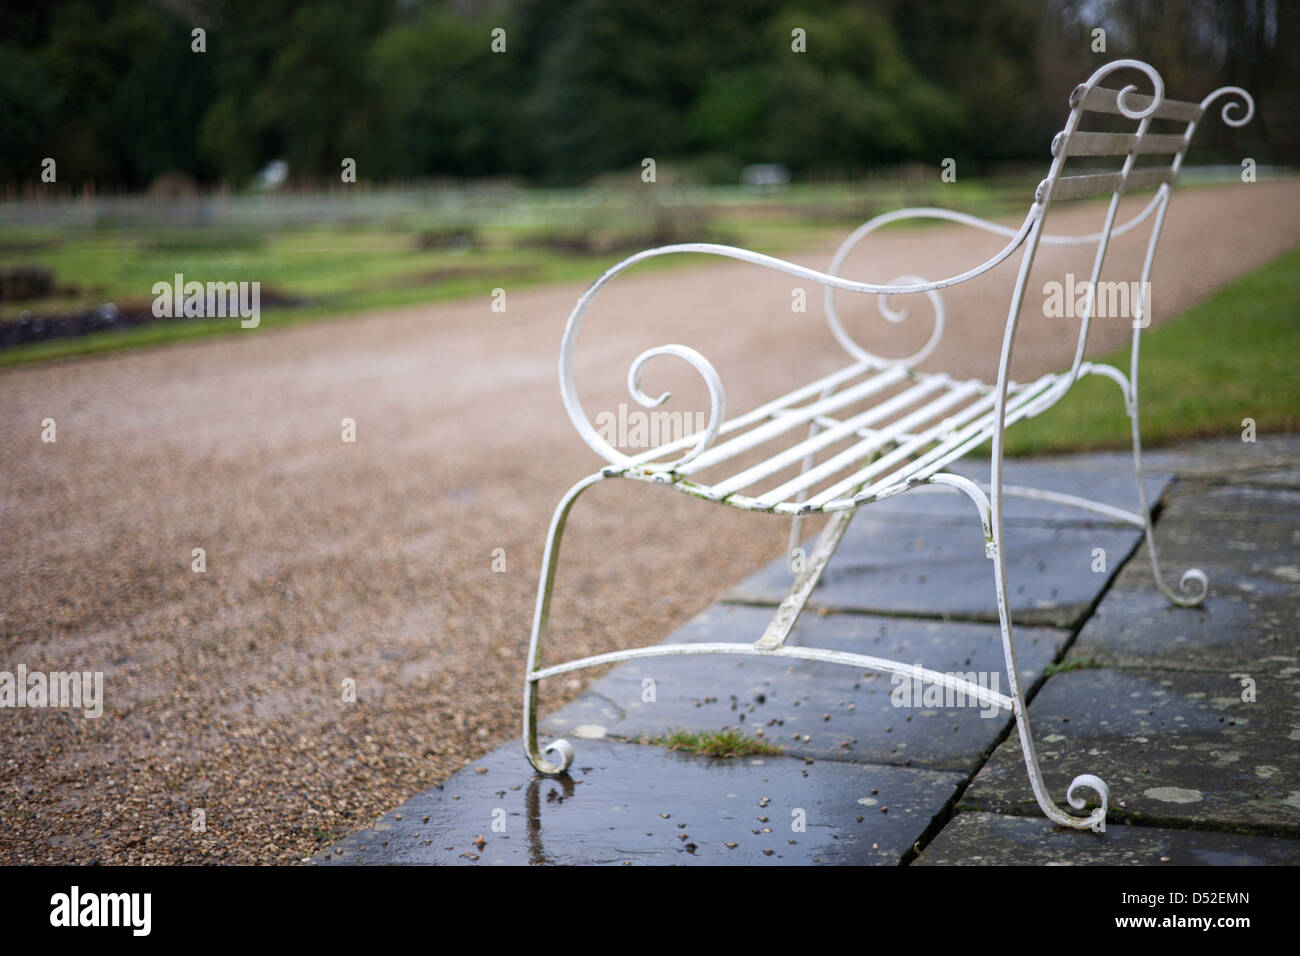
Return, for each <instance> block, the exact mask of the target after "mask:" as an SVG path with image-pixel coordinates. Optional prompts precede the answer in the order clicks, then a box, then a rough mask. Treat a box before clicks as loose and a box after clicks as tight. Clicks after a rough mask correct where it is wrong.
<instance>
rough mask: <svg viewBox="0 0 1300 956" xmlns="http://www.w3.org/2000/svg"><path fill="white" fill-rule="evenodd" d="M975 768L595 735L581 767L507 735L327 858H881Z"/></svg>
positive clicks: (892, 859)
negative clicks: (693, 752) (545, 757)
mask: <svg viewBox="0 0 1300 956" xmlns="http://www.w3.org/2000/svg"><path fill="white" fill-rule="evenodd" d="M962 780H963V777H962V776H961V775H959V774H954V773H944V772H938V771H931V770H919V769H911V768H904V767H879V766H871V765H861V764H849V763H844V762H841V761H824V762H822V761H818V762H814V763H811V764H810V763H807V762H805V761H804V760H799V759H794V758H790V757H762V758H759V757H743V758H742V757H736V758H730V759H718V758H707V757H693V756H687V755H685V754H682V753H674V752H669V751H667V750H665V749H663V748H661V747H655V746H648V745H637V744H628V743H614V742H609V741H584V742H581V743H580V744H579V746H578V751H577V759H576V760H575V762H574V765H573V767H572V768H571V770H570V773H569V774H566V775H563V776H560V777H540V776H536V775H534V774H533V773H532V768H531V767H530V766H529V765H528V762H527V760H526V759H525V757H524V754H523V750H522V748H521V746H519V745H514V746H506V747H502V748H501V749H499V750H496V751H494V752H493V753H491V754H489V755H487V756H486V757H484V758H483V759H482V760H481V761H478V762H476V763H475V764H473V765H472V766H470V767H468V768H466V769H465V770H463V771H461V772H460V773H458V774H456V775H455V776H453V777H452V778H451V779H450V780H448V781H447V782H446V783H445V784H443V785H442V786H441V787H435V788H433V789H431V790H426V791H425V792H424V793H421V794H419V795H418V796H416V797H413V798H412V799H410V800H408V801H407V802H406V803H404V804H402V805H401V806H400V807H398V808H397V809H395V810H393V811H392V812H390V813H387V814H385V815H384V816H383V817H382V818H380V820H379V821H377V822H376V823H375V825H374V826H373V827H371V828H369V829H366V830H362V831H360V832H358V833H354V834H352V835H351V836H349V837H347V838H345V839H343V840H341V841H339V842H337V843H335V844H334V845H332V846H331V847H330V848H329V850H328V851H327V852H325V853H322V854H321V855H320V856H318V857H316V858H315V860H313V861H312V862H313V863H316V864H321V865H337V864H343V865H361V866H365V865H382V864H441V865H466V866H468V865H530V864H557V865H579V864H581V865H601V864H604V865H628V864H631V865H660V866H663V865H669V866H672V865H678V866H684V865H697V864H704V865H714V866H716V865H736V864H742V865H750V866H759V865H777V866H782V865H784V866H791V865H819V864H828V865H834V864H840V865H845V864H851V865H883V866H895V865H898V864H899V863H900V862H902V861H904V860H905V859H907V858H909V857H910V856H911V855H912V853H913V852H914V851H913V845H914V844H916V843H917V842H918V841H920V840H922V839H923V837H925V836H926V835H927V834H928V832H929V831H931V830H933V829H935V828H937V825H938V822H939V821H940V820H941V819H942V818H943V817H944V816H945V815H946V814H947V813H948V812H950V804H951V801H952V799H953V796H954V794H955V793H956V792H957V789H958V787H959V786H960V784H961V782H962Z"/></svg>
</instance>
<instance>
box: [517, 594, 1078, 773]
mask: <svg viewBox="0 0 1300 956" xmlns="http://www.w3.org/2000/svg"><path fill="white" fill-rule="evenodd" d="M771 614H772V611H771V609H770V608H762V607H748V606H739V605H715V606H714V607H712V608H710V609H709V610H707V611H705V612H704V613H703V614H701V615H699V616H698V617H696V618H695V619H694V620H692V621H690V622H689V623H688V624H687V625H686V626H685V627H683V628H682V629H681V630H679V631H678V632H677V633H676V634H674V635H672V637H670V638H669V642H670V643H683V644H690V643H702V642H707V641H724V642H736V643H752V642H753V641H755V640H757V638H758V637H759V636H761V635H762V633H763V628H764V627H765V626H766V625H767V622H768V619H769V618H770V617H771ZM1067 637H1068V632H1066V631H1061V630H1055V629H1050V628H1019V629H1017V632H1016V643H1017V652H1018V654H1019V660H1020V667H1021V673H1022V676H1023V679H1024V680H1025V681H1026V683H1027V684H1031V683H1032V682H1033V681H1034V680H1035V679H1036V678H1037V677H1038V676H1039V675H1041V674H1042V672H1043V669H1044V667H1046V666H1047V665H1048V664H1049V663H1051V662H1052V661H1053V660H1054V659H1055V658H1056V657H1057V656H1058V654H1059V653H1060V650H1061V648H1062V647H1063V645H1064V642H1065V640H1066V638H1067ZM787 643H788V644H789V645H791V646H813V647H822V648H827V649H830V650H839V651H849V652H856V653H860V654H868V655H872V656H875V657H884V658H888V659H892V660H898V661H903V662H906V663H918V662H919V663H922V664H924V665H925V666H926V667H929V668H930V669H932V670H937V671H940V672H943V673H953V674H962V675H964V676H967V677H968V678H969V679H972V680H974V681H975V682H976V683H980V684H982V686H985V687H988V688H989V689H991V690H994V691H998V692H1001V693H1006V692H1007V687H1008V685H1007V681H1006V675H1005V670H1004V667H1005V665H1004V661H1003V652H1002V637H1001V630H1000V629H999V628H998V626H997V625H994V624H981V623H971V622H942V621H926V620H919V619H910V618H889V617H878V616H871V615H860V614H830V615H825V616H823V615H818V614H815V613H806V614H805V615H804V616H803V617H801V618H800V619H799V623H798V624H797V625H796V627H795V629H794V631H793V633H792V634H791V636H790V639H789V641H788V642H787ZM543 700H544V698H543ZM1009 721H1010V717H1009V715H1008V714H1007V712H1005V711H1001V710H998V709H996V708H990V707H986V706H983V705H980V704H979V703H978V701H975V700H966V699H962V698H959V697H958V696H956V695H955V694H954V693H952V692H947V693H946V695H945V692H944V691H943V689H942V688H940V687H938V686H937V685H928V686H926V687H917V686H914V685H913V684H912V682H911V681H910V680H905V679H904V678H902V677H898V678H895V677H894V676H893V675H890V674H882V673H864V672H863V671H861V670H858V669H855V668H850V667H845V666H842V665H836V664H822V663H814V662H809V661H792V660H779V659H771V658H767V659H764V658H754V657H745V658H729V657H675V658H674V657H661V658H651V659H647V660H638V661H629V662H627V663H625V664H623V665H621V666H619V667H618V668H616V669H614V670H613V671H612V672H611V673H609V674H608V675H606V676H604V677H602V678H601V679H600V680H598V681H597V682H596V683H594V684H593V685H592V686H591V688H590V689H589V690H588V691H587V693H585V694H584V695H583V696H582V697H581V698H579V699H578V700H577V701H575V702H574V703H572V704H570V705H569V706H567V707H565V708H563V709H562V710H560V711H557V712H556V713H554V714H552V715H551V716H550V717H548V718H546V719H544V720H543V721H542V724H541V727H542V731H543V734H544V735H546V736H550V737H565V738H567V739H569V740H570V741H574V742H575V743H577V742H578V741H580V740H581V739H583V738H602V737H606V736H609V737H617V738H622V739H631V740H636V739H640V738H647V739H649V738H654V737H658V736H660V735H662V734H664V733H666V732H668V731H670V730H687V731H692V732H703V731H718V730H722V729H724V728H727V727H734V728H738V729H740V730H742V731H744V732H746V733H748V734H751V735H754V736H758V737H761V738H762V739H763V740H765V741H769V742H771V743H774V744H777V745H779V746H780V747H781V748H782V751H783V753H785V754H787V755H789V756H795V757H813V758H815V759H817V760H827V759H833V760H856V761H860V762H871V763H879V764H896V765H905V766H913V767H927V768H931V769H940V770H957V771H962V772H965V773H972V772H973V771H974V770H975V768H976V766H977V765H978V762H979V761H980V760H981V759H982V757H983V755H984V754H986V753H987V752H989V751H990V750H991V749H992V747H993V745H994V744H995V743H996V742H997V739H998V737H999V735H1000V734H1001V733H1002V732H1003V731H1004V730H1005V729H1006V727H1007V725H1008V723H1009Z"/></svg>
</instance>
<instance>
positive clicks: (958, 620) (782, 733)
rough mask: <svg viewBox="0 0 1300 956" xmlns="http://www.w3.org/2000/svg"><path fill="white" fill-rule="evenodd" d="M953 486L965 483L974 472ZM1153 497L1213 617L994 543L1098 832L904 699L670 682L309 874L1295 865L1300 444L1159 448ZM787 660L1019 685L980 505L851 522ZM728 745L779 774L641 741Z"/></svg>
mask: <svg viewBox="0 0 1300 956" xmlns="http://www.w3.org/2000/svg"><path fill="white" fill-rule="evenodd" d="M983 467H984V468H987V465H984V466H983ZM954 470H958V471H960V472H962V473H964V474H967V475H968V476H970V477H973V478H979V477H980V471H981V466H980V464H979V463H978V462H974V461H968V462H966V463H964V464H963V465H962V466H959V467H958V468H957V469H954ZM1007 471H1008V474H1007V483H1008V484H1017V485H1029V486H1035V487H1041V488H1048V489H1052V490H1057V491H1064V492H1068V493H1074V494H1082V495H1087V496H1089V497H1092V498H1095V499H1098V500H1101V501H1105V502H1107V503H1110V504H1113V505H1115V506H1117V507H1121V508H1127V509H1133V507H1134V499H1135V498H1136V495H1135V493H1134V484H1133V478H1132V472H1131V462H1130V459H1129V457H1128V456H1127V455H1122V454H1104V455H1079V456H1064V457H1057V458H1044V459H1037V460H1025V461H1014V462H1011V463H1009V465H1008V469H1007ZM1147 479H1148V491H1149V494H1150V495H1151V499H1152V501H1159V502H1160V505H1159V511H1158V520H1157V523H1156V537H1157V542H1158V544H1159V546H1160V549H1161V561H1162V567H1163V569H1164V573H1165V576H1166V578H1167V579H1169V580H1170V581H1171V582H1175V583H1176V581H1177V579H1178V577H1179V575H1181V573H1182V572H1183V571H1184V570H1185V569H1187V568H1189V567H1200V568H1202V569H1203V570H1204V571H1205V572H1206V573H1207V574H1208V575H1209V579H1210V595H1209V597H1208V598H1207V600H1206V602H1205V604H1204V606H1203V607H1202V608H1199V609H1183V608H1175V607H1172V606H1170V605H1169V604H1168V602H1167V601H1166V600H1165V599H1164V597H1163V596H1161V595H1160V593H1159V592H1158V591H1157V590H1156V589H1155V587H1154V585H1153V583H1152V572H1151V567H1150V563H1149V561H1148V559H1147V554H1146V549H1145V545H1142V546H1141V547H1140V548H1139V545H1140V544H1141V537H1142V535H1141V532H1140V530H1138V529H1135V528H1132V527H1131V526H1125V525H1123V524H1120V523H1111V522H1109V521H1107V520H1105V519H1102V520H1097V516H1096V515H1093V514H1091V513H1088V512H1080V511H1062V510H1060V509H1057V508H1055V507H1053V506H1050V505H1045V504H1042V503H1039V502H1033V501H1028V500H1015V499H1012V500H1011V502H1010V503H1009V506H1008V515H1007V520H1006V528H1007V550H1008V574H1009V582H1010V585H1011V601H1012V615H1013V620H1014V622H1015V623H1016V642H1017V651H1018V654H1019V658H1020V666H1021V672H1022V677H1023V678H1024V681H1025V684H1026V686H1027V687H1029V688H1031V693H1032V698H1031V703H1030V706H1029V720H1030V725H1031V727H1032V728H1033V731H1034V735H1035V741H1036V745H1037V747H1038V751H1039V758H1040V763H1041V766H1042V768H1043V774H1044V777H1045V779H1046V781H1047V784H1048V788H1049V792H1050V793H1051V794H1052V795H1053V797H1055V798H1056V799H1057V800H1058V802H1060V803H1061V804H1062V805H1063V804H1064V795H1065V791H1066V788H1067V787H1068V785H1069V782H1070V780H1071V779H1072V778H1073V777H1074V776H1076V775H1078V774H1081V773H1092V774H1096V775H1097V776H1100V777H1102V779H1104V780H1106V781H1107V783H1108V784H1109V786H1110V791H1111V800H1112V803H1111V807H1110V813H1109V815H1108V826H1107V830H1106V832H1105V833H1104V834H1093V833H1089V832H1078V831H1072V830H1067V829H1064V828H1060V827H1057V826H1055V825H1053V824H1051V823H1049V822H1048V821H1046V819H1045V818H1043V817H1042V815H1041V811H1040V810H1039V808H1038V806H1037V804H1036V803H1035V801H1034V799H1033V796H1032V793H1031V792H1030V789H1029V783H1028V778H1027V776H1026V772H1025V766H1024V763H1023V761H1022V759H1021V752H1020V746H1019V741H1018V737H1017V735H1016V734H1015V728H1014V722H1013V721H1012V720H1011V719H1010V717H1009V716H1008V715H1006V714H1005V713H1002V712H995V713H990V712H988V711H986V710H983V709H982V708H981V707H980V706H979V705H977V704H974V702H970V703H971V704H974V705H973V706H963V703H964V702H961V701H952V700H947V701H943V700H931V699H928V698H924V697H923V698H922V699H921V700H920V701H919V706H913V707H899V706H895V704H896V701H895V700H893V699H892V695H891V692H893V691H895V690H896V687H895V684H894V683H893V682H892V681H891V678H890V675H880V674H870V673H862V672H858V671H854V670H852V669H849V668H846V667H842V666H835V665H828V664H817V663H811V662H797V661H796V662H791V661H787V660H772V659H762V658H740V659H735V658H725V657H718V658H714V657H709V658H657V659H649V660H640V661H631V662H628V663H625V664H623V665H620V666H618V667H616V668H614V669H612V670H611V671H610V672H609V673H607V674H606V675H605V676H603V677H601V678H600V679H599V680H597V681H595V682H594V683H593V684H592V685H591V686H590V687H589V688H588V690H587V691H586V693H585V694H584V695H583V696H582V697H581V698H579V699H578V700H576V701H575V702H574V703H572V704H570V705H569V706H567V707H565V708H563V709H562V710H560V711H558V712H556V713H554V714H551V715H550V716H549V717H547V718H545V719H544V721H543V724H542V728H543V734H544V735H545V736H546V737H548V738H549V737H558V736H564V737H566V738H568V739H569V740H570V741H571V742H572V743H573V744H574V747H575V749H576V751H577V758H576V760H575V762H574V765H573V767H572V768H571V771H570V774H569V775H566V776H562V777H558V778H550V777H538V776H536V775H534V774H533V773H532V772H531V768H530V767H529V766H528V764H527V761H526V759H525V758H524V756H523V752H522V747H521V746H520V745H519V744H518V743H512V744H510V745H508V746H505V747H502V748H500V749H499V750H497V751H494V752H493V753H491V754H488V755H486V756H484V757H483V758H482V759H481V760H479V761H475V762H474V763H472V764H471V765H470V766H469V767H467V768H465V769H464V770H462V771H461V772H459V773H457V774H456V775H454V776H453V777H452V778H451V779H449V780H448V781H447V782H446V783H444V784H443V785H441V786H439V787H435V788H433V789H431V790H428V791H426V792H424V793H421V794H419V795H417V796H415V797H413V798H412V799H410V800H409V801H407V802H406V803H405V804H403V805H402V806H400V807H398V808H397V809H395V810H393V811H392V812H390V813H388V814H385V815H384V816H383V817H382V818H381V819H380V820H379V821H377V822H376V823H375V825H374V826H373V827H371V828H369V829H367V830H363V831H361V832H359V833H356V834H353V835H352V836H349V837H347V838H346V839H344V840H341V841H339V842H338V843H337V844H336V845H335V846H333V847H331V848H330V850H329V851H328V852H327V853H324V854H322V855H321V856H319V857H318V858H317V859H316V860H315V861H314V862H316V863H328V864H384V863H401V864H408V863H409V864H429V863H437V864H464V865H472V864H543V863H554V864H612V865H626V864H693V863H705V864H712V865H718V864H782V865H804V864H823V863H825V864H857V865H865V864H888V865H899V864H911V863H916V864H919V865H953V864H986V865H987V864H1044V863H1065V862H1069V863H1084V864H1116V863H1140V864H1165V863H1174V864H1179V863H1184V864H1239V863H1273V864H1278V863H1290V864H1295V863H1298V862H1300V761H1298V760H1297V759H1296V755H1297V752H1298V748H1300V694H1297V692H1296V676H1297V675H1298V674H1300V647H1298V645H1300V626H1298V625H1300V436H1281V437H1272V438H1268V437H1263V438H1261V440H1260V441H1259V442H1258V443H1256V444H1243V443H1242V442H1240V441H1230V440H1220V441H1208V442H1198V443H1193V444H1189V445H1185V446H1182V447H1179V448H1176V449H1172V450H1168V451H1160V452H1155V453H1150V454H1148V456H1147ZM1097 549H1102V552H1100V553H1101V554H1102V555H1103V557H1104V566H1099V565H1100V564H1101V562H1099V561H1098V555H1099V552H1098V550H1097ZM789 577H790V572H789V571H788V569H787V567H786V564H785V562H784V561H783V560H778V561H775V562H773V563H772V564H771V565H770V566H768V567H767V568H765V569H764V570H763V571H761V572H760V573H758V574H756V575H754V576H753V577H751V578H750V579H748V580H746V581H744V582H742V583H741V584H740V585H739V586H737V587H736V588H734V589H733V590H732V591H731V592H730V593H729V594H728V595H727V596H726V597H725V598H724V599H723V600H722V601H721V602H720V603H718V604H716V605H714V606H713V607H711V608H709V609H708V610H707V611H705V612H704V613H703V614H701V615H699V616H698V617H697V618H696V619H694V620H693V621H691V622H690V623H688V624H687V625H686V626H685V627H684V628H682V629H681V630H680V631H679V632H678V633H677V634H674V635H672V636H671V638H670V640H672V641H674V642H695V641H737V642H749V641H753V640H755V639H757V636H758V635H760V634H761V633H762V630H763V627H764V626H765V624H766V621H767V619H768V617H769V616H770V614H771V613H772V608H773V606H774V605H775V604H776V603H778V602H779V601H780V599H781V598H782V597H783V596H784V594H785V588H786V586H787V585H788V582H789ZM790 643H792V644H809V645H817V646H820V647H828V648H836V649H844V650H855V651H858V652H860V653H866V654H874V655H877V656H882V657H890V658H894V659H897V660H902V661H918V662H924V663H925V664H926V666H928V667H930V668H932V669H935V670H939V671H945V672H963V673H969V672H976V673H980V674H985V675H987V676H988V679H989V680H990V681H1001V686H1000V687H994V688H993V689H996V690H1002V691H1005V690H1006V683H1005V681H1006V676H1005V673H1004V672H1003V667H1004V665H1003V660H1002V651H1001V641H1000V634H999V628H998V626H997V624H996V612H995V606H994V596H993V588H992V572H991V569H990V567H989V563H988V561H987V559H985V557H984V550H983V540H982V536H981V534H980V530H979V526H978V522H977V520H976V519H975V516H974V513H973V511H972V509H971V508H970V506H969V503H968V502H967V501H966V499H965V498H964V497H960V496H955V495H948V494H912V495H906V496H901V497H900V498H897V499H891V500H889V501H887V502H882V503H881V504H879V505H876V506H872V507H869V508H866V509H864V510H863V511H862V512H860V513H859V515H858V516H857V517H856V518H855V520H854V523H853V525H852V526H851V527H850V530H849V532H848V534H847V535H846V537H845V540H844V542H843V544H842V545H841V547H840V549H839V552H838V553H837V555H836V557H835V559H834V560H833V561H832V563H831V565H830V567H829V568H828V570H827V572H826V574H825V576H824V578H823V580H822V582H821V583H820V585H819V586H818V588H817V590H816V591H815V592H814V595H813V599H812V600H811V601H810V603H809V608H808V610H807V611H806V612H805V614H804V616H803V617H802V618H801V619H800V621H799V624H798V626H797V627H796V628H795V630H794V632H793V634H792V636H791V640H790ZM1045 675H1047V676H1045ZM647 688H653V694H648V693H647ZM903 689H904V688H901V687H900V688H897V690H898V691H899V692H901V691H902V690H903ZM651 697H652V698H653V699H648V698H651ZM544 699H545V697H544V696H543V700H544ZM724 727H730V728H737V729H740V730H742V731H745V732H746V733H748V734H750V735H753V736H756V737H759V738H761V739H763V740H764V741H768V742H771V743H773V744H777V745H779V746H780V748H781V752H780V754H779V755H776V756H770V755H769V756H761V757H737V758H729V759H719V758H708V757H694V756H689V755H686V754H684V753H681V752H670V751H668V750H666V749H664V748H663V747H661V746H657V745H654V744H651V743H648V742H647V741H648V740H649V739H651V738H654V737H657V736H660V735H662V734H664V733H666V732H668V731H670V730H678V729H681V730H689V731H716V730H720V729H722V728H724Z"/></svg>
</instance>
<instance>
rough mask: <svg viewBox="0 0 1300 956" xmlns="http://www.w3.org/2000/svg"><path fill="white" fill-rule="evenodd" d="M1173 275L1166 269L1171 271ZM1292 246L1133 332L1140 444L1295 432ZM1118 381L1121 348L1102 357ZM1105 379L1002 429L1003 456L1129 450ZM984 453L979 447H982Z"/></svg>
mask: <svg viewBox="0 0 1300 956" xmlns="http://www.w3.org/2000/svg"><path fill="white" fill-rule="evenodd" d="M1171 268H1172V266H1171ZM1297 354H1300V247H1298V248H1296V249H1292V250H1291V251H1290V252H1288V253H1286V254H1285V255H1283V256H1282V257H1281V258H1279V259H1276V260H1274V261H1273V262H1271V263H1269V264H1268V265H1266V266H1264V267H1262V268H1260V269H1257V270H1256V271H1254V272H1252V273H1250V274H1249V275H1247V276H1245V277H1244V278H1242V279H1238V280H1237V281H1236V282H1233V283H1230V284H1229V285H1226V286H1224V287H1223V288H1221V289H1219V290H1218V291H1217V292H1215V293H1214V294H1213V295H1211V296H1210V297H1209V298H1208V299H1206V300H1205V301H1203V302H1201V303H1200V304H1198V305H1195V306H1193V307H1192V308H1190V309H1188V310H1187V311H1186V312H1184V313H1183V314H1182V315H1181V316H1179V317H1178V318H1177V319H1175V320H1173V321H1172V322H1169V323H1167V324H1164V325H1161V326H1160V327H1158V328H1155V329H1148V330H1146V331H1144V332H1143V333H1142V346H1141V366H1140V368H1139V381H1138V394H1139V405H1138V408H1139V412H1140V417H1141V425H1142V442H1143V444H1144V445H1145V446H1147V447H1154V446H1156V445H1162V444H1167V443H1170V442H1175V441H1180V440H1183V439H1188V438H1202V437H1208V436H1211V435H1223V434H1233V433H1237V434H1240V433H1241V432H1242V431H1243V428H1244V426H1243V424H1242V421H1243V419H1247V418H1250V419H1254V421H1255V428H1256V432H1257V434H1264V433H1268V432H1281V431H1295V430H1297V429H1300V376H1297V375H1296V374H1295V356H1296V355H1297ZM1100 361H1102V362H1106V363H1108V364H1111V365H1114V366H1116V367H1117V368H1119V369H1121V370H1122V371H1124V372H1125V373H1126V374H1127V372H1128V368H1129V348H1128V346H1125V347H1124V348H1122V349H1120V350H1118V351H1115V352H1112V353H1110V354H1109V355H1105V356H1102V358H1101V359H1100ZM1129 442H1130V438H1129V423H1128V417H1127V416H1126V415H1125V414H1124V403H1123V400H1122V399H1121V398H1120V395H1119V389H1118V388H1117V387H1116V385H1115V383H1114V382H1111V381H1109V380H1106V379H1103V378H1101V377H1099V376H1092V375H1090V376H1087V377H1085V378H1083V379H1080V380H1079V381H1078V382H1077V383H1076V384H1075V386H1074V387H1073V388H1072V389H1071V390H1070V393H1069V394H1068V395H1067V396H1066V397H1065V398H1064V399H1062V400H1061V402H1060V404H1058V405H1057V406H1056V407H1055V408H1052V409H1051V410H1050V411H1048V412H1046V413H1045V414H1043V415H1040V416H1039V417H1037V418H1034V419H1030V420H1029V421H1026V422H1021V423H1019V424H1017V425H1014V426H1013V427H1012V428H1010V429H1009V430H1008V431H1007V454H1010V455H1029V454H1035V453H1039V452H1047V451H1066V450H1083V449H1090V448H1128V447H1129ZM986 448H987V446H986Z"/></svg>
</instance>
